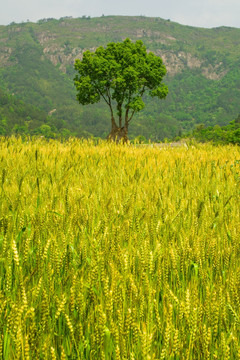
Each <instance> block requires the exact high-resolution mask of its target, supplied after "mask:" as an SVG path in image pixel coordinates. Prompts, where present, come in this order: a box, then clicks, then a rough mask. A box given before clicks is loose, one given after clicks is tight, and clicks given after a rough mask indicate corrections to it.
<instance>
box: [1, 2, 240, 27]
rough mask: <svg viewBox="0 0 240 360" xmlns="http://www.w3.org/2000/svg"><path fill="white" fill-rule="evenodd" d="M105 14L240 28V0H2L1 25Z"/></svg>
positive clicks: (202, 25)
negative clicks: (150, 17) (154, 17)
mask: <svg viewBox="0 0 240 360" xmlns="http://www.w3.org/2000/svg"><path fill="white" fill-rule="evenodd" d="M102 14H104V15H145V16H156V17H161V18H163V19H170V20H172V21H176V22H178V23H180V24H184V25H192V26H200V27H208V28H210V27H217V26H223V25H224V26H232V27H238V28H240V0H145V1H143V0H121V1H119V0H118V1H116V0H0V25H7V24H9V23H11V22H12V21H14V22H17V23H20V22H22V21H24V22H26V21H27V20H28V19H29V20H30V21H34V22H35V21H37V20H39V19H42V18H51V17H52V18H56V19H58V18H60V17H63V16H73V17H81V16H82V15H87V16H89V15H90V16H91V17H95V16H101V15H102Z"/></svg>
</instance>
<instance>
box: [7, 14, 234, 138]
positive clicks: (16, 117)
mask: <svg viewBox="0 0 240 360" xmlns="http://www.w3.org/2000/svg"><path fill="white" fill-rule="evenodd" d="M126 37H129V38H131V39H132V40H134V41H135V40H137V39H141V40H143V42H144V44H145V45H146V46H147V48H148V49H149V50H151V51H153V52H154V53H155V54H157V55H159V56H161V57H162V58H163V61H164V63H165V65H166V67H167V70H168V74H167V76H166V78H165V83H166V84H167V85H168V87H169V95H168V96H167V99H166V100H165V101H158V100H156V99H152V98H147V99H146V107H145V109H144V110H143V111H142V112H141V113H139V114H138V115H137V116H136V117H135V119H134V120H133V123H132V124H131V126H130V129H129V130H130V133H129V136H130V138H133V137H135V136H137V135H143V136H145V137H146V138H151V139H152V140H153V141H156V140H161V139H163V138H165V137H172V136H175V135H178V134H181V133H182V132H184V131H189V130H191V129H193V128H194V127H196V125H197V124H200V123H202V124H204V125H205V126H214V125H220V126H223V125H226V124H227V123H229V121H230V120H232V119H234V118H236V116H237V114H238V113H239V112H240V109H239V108H240V107H239V98H240V66H239V65H240V61H239V54H240V29H235V28H227V27H220V28H214V29H203V28H194V27H190V26H183V25H180V24H177V23H173V22H171V21H169V20H163V19H161V18H147V17H119V16H107V17H104V16H103V17H101V18H89V17H83V18H79V19H72V18H61V19H60V20H55V19H42V20H39V21H38V23H30V22H28V23H22V24H14V23H12V24H11V25H8V26H1V27H0V88H1V89H2V91H3V92H1V99H2V98H5V100H3V101H2V100H1V103H0V132H1V134H9V133H13V132H15V133H16V132H20V133H21V132H25V133H26V132H28V131H29V132H30V133H31V134H34V133H41V132H42V131H43V132H47V133H48V134H50V135H49V136H51V134H52V133H53V134H57V135H59V134H60V135H61V134H62V135H64V136H65V135H69V134H74V135H76V136H90V135H91V134H92V135H94V136H100V137H106V136H107V134H108V132H109V128H110V121H109V119H110V116H109V113H108V109H107V108H106V107H105V105H104V104H103V103H100V104H97V105H94V106H86V107H83V106H80V105H79V104H78V103H77V101H76V97H75V88H74V84H73V77H74V75H75V74H74V68H73V64H74V60H75V59H76V58H81V56H82V53H83V51H85V50H87V49H90V50H95V49H96V48H97V47H98V46H100V45H103V46H104V45H106V44H107V43H108V42H111V41H122V40H123V39H124V38H126ZM3 94H4V96H3ZM6 99H8V100H6ZM4 101H5V103H4ZM6 101H7V103H8V105H7V104H6ZM10 104H11V105H10ZM23 107H24V109H25V110H24V111H20V110H19V108H23ZM41 126H45V127H44V128H41ZM46 126H47V128H46ZM42 129H43V130H42Z"/></svg>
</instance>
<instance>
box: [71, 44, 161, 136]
mask: <svg viewBox="0 0 240 360" xmlns="http://www.w3.org/2000/svg"><path fill="white" fill-rule="evenodd" d="M75 70H76V71H77V72H78V74H77V75H76V76H75V78H74V81H75V86H76V88H77V100H78V101H79V103H80V104H82V105H87V104H94V103H97V102H99V101H100V100H101V98H102V99H104V101H105V102H106V103H107V105H108V106H109V109H110V112H111V123H112V129H111V132H110V134H109V135H108V139H111V140H114V141H119V140H122V141H126V140H127V134H128V126H129V123H130V121H131V120H132V118H133V115H134V114H135V113H136V112H138V111H140V110H142V109H143V108H144V106H145V104H144V102H143V100H142V96H143V94H144V93H145V92H146V91H149V94H150V95H151V96H152V97H153V96H156V97H158V98H159V99H163V98H165V97H166V95H167V93H168V88H167V86H166V85H165V84H164V83H162V78H163V77H164V75H165V74H166V68H165V66H164V65H163V62H162V59H161V58H160V57H158V56H156V55H154V54H153V53H152V52H147V50H146V47H145V46H144V45H143V42H142V41H140V40H138V41H136V42H135V43H133V42H131V40H129V39H126V40H124V41H123V42H121V43H109V44H108V45H107V47H106V48H104V47H102V46H100V47H99V48H97V49H96V51H95V52H90V51H89V50H88V51H85V52H84V53H83V58H82V60H79V59H77V60H76V61H75Z"/></svg>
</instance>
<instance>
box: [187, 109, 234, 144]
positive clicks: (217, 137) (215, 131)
mask: <svg viewBox="0 0 240 360" xmlns="http://www.w3.org/2000/svg"><path fill="white" fill-rule="evenodd" d="M190 136H191V137H194V138H195V139H196V140H198V141H201V142H207V141H212V142H213V143H214V144H238V145H240V115H238V117H237V118H236V119H235V120H233V121H231V122H230V123H229V124H228V125H226V126H219V125H215V126H208V127H205V126H204V125H203V124H202V125H199V126H197V127H196V129H195V130H194V131H193V132H192V134H191V135H190Z"/></svg>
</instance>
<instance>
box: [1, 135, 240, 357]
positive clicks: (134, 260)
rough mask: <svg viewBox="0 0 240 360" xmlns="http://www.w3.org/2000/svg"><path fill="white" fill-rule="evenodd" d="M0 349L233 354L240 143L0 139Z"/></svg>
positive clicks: (239, 285) (239, 256)
mask: <svg viewBox="0 0 240 360" xmlns="http://www.w3.org/2000/svg"><path fill="white" fill-rule="evenodd" d="M0 189H1V190H0V358H2V359H4V360H12V359H14V360H15V359H16V360H18V359H24V360H29V359H33V360H37V359H51V360H55V359H61V360H64V359H81V360H84V359H92V360H95V359H96V360H104V359H105V360H110V359H113V360H120V359H121V360H157V359H158V360H160V359H161V360H163V359H180V360H184V359H186V360H190V359H194V360H197V359H224V360H230V359H231V360H233V359H240V202H239V200H240V149H239V147H234V146H224V147H213V146H212V145H197V144H196V145H189V146H188V147H183V148H174V149H172V148H164V149H159V148H154V147H153V148H150V147H149V148H148V147H146V148H141V147H135V146H130V145H125V146H124V145H122V146H120V145H118V146H117V145H114V144H108V143H106V142H102V143H101V144H99V145H97V146H95V145H94V144H93V143H91V142H90V141H88V142H87V141H81V140H76V139H70V140H69V141H67V142H63V143H61V142H60V141H49V142H47V141H45V140H44V139H36V140H29V141H23V140H21V138H9V139H4V138H1V139H0Z"/></svg>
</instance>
